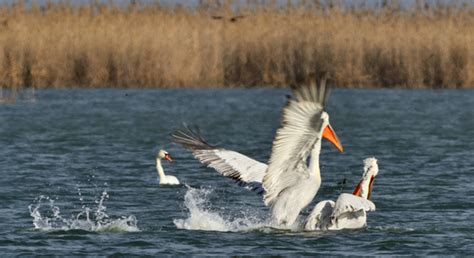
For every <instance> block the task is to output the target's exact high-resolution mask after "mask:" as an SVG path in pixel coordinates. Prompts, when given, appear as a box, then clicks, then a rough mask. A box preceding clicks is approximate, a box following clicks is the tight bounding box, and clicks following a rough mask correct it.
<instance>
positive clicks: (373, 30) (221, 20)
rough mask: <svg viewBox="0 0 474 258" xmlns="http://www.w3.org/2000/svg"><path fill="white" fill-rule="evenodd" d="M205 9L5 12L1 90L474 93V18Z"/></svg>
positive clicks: (451, 9)
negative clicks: (317, 84) (322, 88)
mask: <svg viewBox="0 0 474 258" xmlns="http://www.w3.org/2000/svg"><path fill="white" fill-rule="evenodd" d="M261 2H262V1H248V2H247V4H246V5H244V6H242V5H237V4H235V3H233V2H232V1H226V2H223V3H222V2H221V3H220V4H216V2H215V1H211V2H206V1H202V2H201V3H200V4H199V5H198V6H196V7H193V8H185V7H179V6H178V7H175V8H170V7H163V6H161V5H160V4H159V3H153V4H140V2H139V1H133V2H132V4H129V5H126V6H123V5H122V6H116V5H114V4H111V3H109V4H103V5H101V4H86V5H79V6H78V5H72V4H70V3H68V2H59V3H57V2H56V3H47V4H45V5H41V6H40V5H38V4H35V2H33V3H31V4H29V5H23V4H15V5H3V6H0V87H1V88H0V90H1V91H3V90H4V89H8V91H13V92H14V91H15V90H17V89H23V88H45V87H90V88H94V87H150V88H161V87H166V88H179V87H234V86H238V87H242V86H243V87H253V86H271V87H287V86H288V85H291V84H295V83H299V82H301V81H304V80H305V78H306V77H307V76H308V75H309V74H321V73H324V72H329V74H330V76H331V83H332V84H333V85H337V86H338V87H348V88H362V87H364V88H366V87H405V88H474V7H473V5H472V4H468V2H462V1H460V2H458V3H459V4H457V5H441V4H439V5H435V6H428V5H426V4H424V2H423V1H417V4H415V5H413V6H409V7H402V6H401V4H400V2H399V1H396V0H392V1H384V3H385V4H384V5H383V6H378V7H370V8H369V7H348V6H343V5H338V4H335V3H336V2H337V1H324V4H321V2H320V1H317V0H316V1H299V2H300V4H298V5H287V6H276V4H275V1H263V2H264V4H262V3H261Z"/></svg>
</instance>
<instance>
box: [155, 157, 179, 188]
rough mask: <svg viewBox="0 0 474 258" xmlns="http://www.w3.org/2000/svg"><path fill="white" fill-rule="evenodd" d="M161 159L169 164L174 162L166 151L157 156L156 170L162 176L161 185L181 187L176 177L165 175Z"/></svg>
mask: <svg viewBox="0 0 474 258" xmlns="http://www.w3.org/2000/svg"><path fill="white" fill-rule="evenodd" d="M161 159H165V160H167V161H169V162H171V161H172V159H171V156H170V154H169V153H168V152H167V151H165V150H160V152H158V155H156V170H157V171H158V175H159V176H160V185H179V180H178V179H177V178H176V177H174V176H167V175H165V171H164V170H163V167H162V166H161Z"/></svg>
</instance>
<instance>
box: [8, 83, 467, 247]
mask: <svg viewBox="0 0 474 258" xmlns="http://www.w3.org/2000/svg"><path fill="white" fill-rule="evenodd" d="M36 94H37V97H36V100H35V101H30V100H21V99H20V100H19V101H17V102H16V103H4V104H1V105H0V173H1V181H0V203H1V206H0V218H1V219H0V221H1V222H0V235H1V238H0V253H2V254H4V255H5V254H7V255H11V254H15V255H31V254H36V255H39V254H49V255H113V254H138V255H145V254H148V255H156V254H181V255H188V254H207V255H261V254H268V255H271V254H274V255H276V254H281V255H293V254H298V255H304V254H333V255H381V254H402V255H403V254H412V255H426V254H459V255H472V253H473V251H474V234H473V233H472V230H473V228H474V220H473V217H474V187H473V183H472V182H473V181H472V180H473V176H474V158H473V157H474V155H473V154H474V151H473V149H474V141H473V139H474V91H472V90H463V91H461V90H459V91H451V90H449V91H431V90H343V89H336V90H334V91H333V92H332V96H331V98H330V104H329V107H328V110H327V111H328V112H329V114H330V115H331V123H332V125H333V128H334V129H335V131H336V132H337V134H338V136H339V138H340V140H341V142H342V144H343V145H344V147H345V150H346V151H345V153H343V154H340V153H338V152H337V151H336V150H335V149H334V148H333V147H332V146H331V145H330V144H329V143H324V144H323V151H322V155H321V170H322V177H323V183H322V186H321V189H320V191H319V193H318V195H317V197H316V200H315V201H320V200H323V199H335V198H336V197H337V196H338V194H339V192H340V187H339V186H338V184H337V183H338V182H340V181H341V180H342V179H344V178H346V179H347V185H346V187H345V189H344V191H346V192H350V191H351V190H352V188H353V186H354V185H355V184H356V183H357V181H358V179H359V177H360V176H361V174H362V160H363V159H364V158H366V157H369V156H375V157H376V158H377V159H378V160H379V162H378V163H379V167H380V172H379V176H378V177H377V179H376V181H375V184H374V193H373V196H372V199H373V201H374V203H375V204H376V206H377V210H376V211H375V212H373V213H370V214H369V218H368V226H367V227H366V228H364V229H360V230H349V231H340V232H327V233H317V232H298V231H296V232H292V231H281V230H275V229H272V228H269V227H268V226H266V224H265V221H266V219H267V217H268V208H266V207H265V206H264V205H263V203H262V201H261V198H260V197H259V196H257V195H255V194H253V193H251V192H248V191H246V190H245V189H241V188H239V187H238V186H237V185H235V184H233V183H232V182H231V180H229V179H227V178H222V177H219V176H218V175H217V173H216V172H214V171H213V170H212V169H209V168H205V167H202V166H201V165H200V164H199V163H198V162H197V161H196V160H194V159H193V158H192V156H191V155H190V154H189V153H188V152H186V151H185V150H183V149H182V148H181V147H180V146H177V145H174V144H171V143H170V133H171V132H172V131H173V130H174V129H177V128H179V127H180V126H181V125H182V123H183V122H185V123H188V124H197V125H199V126H200V127H201V130H202V132H203V134H204V136H205V137H206V138H207V140H208V141H209V142H210V143H213V144H216V145H219V146H222V147H226V148H229V149H233V150H237V151H240V152H242V153H245V154H247V155H249V156H251V157H254V158H256V159H259V160H262V161H266V160H267V158H268V156H269V154H270V149H271V142H272V138H273V134H274V131H275V130H276V128H277V127H278V126H279V119H280V111H281V108H282V107H283V105H284V103H285V101H286V97H285V95H286V94H288V91H286V90H274V89H250V90H247V89H231V90H210V89H206V90H115V89H104V90H41V91H37V92H36ZM160 148H164V149H166V150H168V151H169V152H170V153H171V155H172V156H174V162H173V163H171V164H168V163H166V164H164V169H165V172H166V173H168V174H170V175H174V176H176V177H178V178H179V180H180V181H181V182H182V183H185V184H188V185H189V186H190V187H191V188H187V187H185V186H181V187H160V186H159V185H158V179H157V178H158V177H157V173H156V170H155V166H154V155H155V153H156V151H157V150H159V149H160ZM101 201H102V202H101ZM312 206H313V204H312V205H310V207H309V208H312ZM305 212H306V213H307V212H308V211H305ZM87 213H88V214H87ZM87 215H88V216H89V221H87V219H86V218H87ZM107 216H109V217H107ZM34 217H35V218H34ZM33 222H35V223H36V227H37V228H36V229H35V225H34V224H33ZM191 229H194V230H191Z"/></svg>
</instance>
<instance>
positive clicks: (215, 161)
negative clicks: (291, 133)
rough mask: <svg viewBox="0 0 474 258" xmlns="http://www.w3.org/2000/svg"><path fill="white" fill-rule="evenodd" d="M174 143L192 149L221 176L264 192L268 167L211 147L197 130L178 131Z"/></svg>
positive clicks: (203, 162)
mask: <svg viewBox="0 0 474 258" xmlns="http://www.w3.org/2000/svg"><path fill="white" fill-rule="evenodd" d="M173 141H174V142H176V143H179V144H181V145H183V146H184V147H185V148H187V149H190V150H191V151H192V153H193V155H194V157H195V158H196V159H198V160H199V161H200V162H201V163H202V164H204V165H206V166H208V167H211V168H213V169H215V170H216V171H217V172H218V173H219V174H221V175H223V176H225V177H230V178H232V179H234V180H236V181H237V182H238V183H239V185H241V186H250V187H251V188H252V190H259V191H262V192H263V189H262V188H261V183H262V180H263V176H264V174H265V171H266V169H267V165H266V164H264V163H262V162H259V161H256V160H254V159H251V158H249V157H247V156H245V155H243V154H241V153H238V152H236V151H231V150H226V149H222V148H217V147H214V146H211V145H209V144H208V143H207V142H206V141H205V140H204V139H203V138H202V137H201V135H200V133H199V130H198V129H197V128H196V129H195V130H192V129H190V128H186V130H178V131H176V132H175V133H173Z"/></svg>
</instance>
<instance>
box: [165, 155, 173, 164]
mask: <svg viewBox="0 0 474 258" xmlns="http://www.w3.org/2000/svg"><path fill="white" fill-rule="evenodd" d="M165 159H166V160H167V161H169V162H172V161H173V160H172V159H171V156H170V155H169V154H166V155H165Z"/></svg>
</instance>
